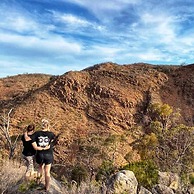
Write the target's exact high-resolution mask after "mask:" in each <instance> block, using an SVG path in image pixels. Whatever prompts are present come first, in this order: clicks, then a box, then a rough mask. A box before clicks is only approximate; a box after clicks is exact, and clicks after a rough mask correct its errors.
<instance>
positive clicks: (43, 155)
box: [32, 119, 55, 191]
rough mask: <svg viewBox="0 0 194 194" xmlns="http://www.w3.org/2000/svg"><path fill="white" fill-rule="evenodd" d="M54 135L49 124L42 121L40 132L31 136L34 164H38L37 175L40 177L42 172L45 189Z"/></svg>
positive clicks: (48, 183)
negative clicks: (34, 154) (34, 153)
mask: <svg viewBox="0 0 194 194" xmlns="http://www.w3.org/2000/svg"><path fill="white" fill-rule="evenodd" d="M54 139H55V135H54V133H53V132H51V131H50V129H49V122H48V120H46V119H43V120H42V130H41V131H36V132H35V133H34V134H33V136H32V145H33V147H34V149H35V150H37V153H36V162H37V163H38V164H39V173H40V174H41V175H42V173H43V170H44V175H45V189H46V191H48V190H49V187H50V169H51V164H52V162H53V159H54V158H53V146H52V142H53V140H54Z"/></svg>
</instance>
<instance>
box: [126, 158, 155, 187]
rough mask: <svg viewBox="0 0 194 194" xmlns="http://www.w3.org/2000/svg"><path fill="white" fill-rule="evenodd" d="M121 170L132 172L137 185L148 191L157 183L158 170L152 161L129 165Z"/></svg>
mask: <svg viewBox="0 0 194 194" xmlns="http://www.w3.org/2000/svg"><path fill="white" fill-rule="evenodd" d="M122 170H131V171H133V172H134V174H135V177H136V178H137V181H138V183H139V184H140V185H141V186H143V187H145V188H148V189H150V188H152V186H153V185H155V184H157V183H158V168H157V167H156V165H155V164H154V163H153V162H152V161H140V162H134V163H129V164H127V165H126V166H124V167H123V168H122Z"/></svg>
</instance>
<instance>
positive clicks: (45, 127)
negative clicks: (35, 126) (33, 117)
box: [42, 119, 49, 130]
mask: <svg viewBox="0 0 194 194" xmlns="http://www.w3.org/2000/svg"><path fill="white" fill-rule="evenodd" d="M42 128H43V129H47V130H49V121H48V120H47V119H42Z"/></svg>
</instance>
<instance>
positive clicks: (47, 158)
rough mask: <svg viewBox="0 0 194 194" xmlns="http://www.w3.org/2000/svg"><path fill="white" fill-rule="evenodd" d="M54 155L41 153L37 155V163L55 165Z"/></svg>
mask: <svg viewBox="0 0 194 194" xmlns="http://www.w3.org/2000/svg"><path fill="white" fill-rule="evenodd" d="M53 159H54V158H53V154H50V153H44V152H40V153H37V154H36V162H37V163H38V164H45V165H48V164H51V163H53Z"/></svg>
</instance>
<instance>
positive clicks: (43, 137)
mask: <svg viewBox="0 0 194 194" xmlns="http://www.w3.org/2000/svg"><path fill="white" fill-rule="evenodd" d="M54 138H55V135H54V133H53V132H50V131H36V132H35V133H34V134H33V135H32V137H31V139H32V143H33V142H36V144H37V146H40V147H46V146H48V145H50V149H48V150H41V151H39V150H38V151H37V152H44V153H50V154H52V153H53V146H52V143H51V142H52V140H54Z"/></svg>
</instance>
